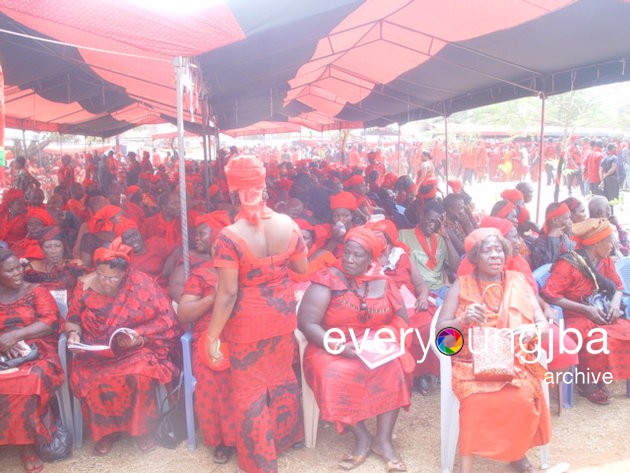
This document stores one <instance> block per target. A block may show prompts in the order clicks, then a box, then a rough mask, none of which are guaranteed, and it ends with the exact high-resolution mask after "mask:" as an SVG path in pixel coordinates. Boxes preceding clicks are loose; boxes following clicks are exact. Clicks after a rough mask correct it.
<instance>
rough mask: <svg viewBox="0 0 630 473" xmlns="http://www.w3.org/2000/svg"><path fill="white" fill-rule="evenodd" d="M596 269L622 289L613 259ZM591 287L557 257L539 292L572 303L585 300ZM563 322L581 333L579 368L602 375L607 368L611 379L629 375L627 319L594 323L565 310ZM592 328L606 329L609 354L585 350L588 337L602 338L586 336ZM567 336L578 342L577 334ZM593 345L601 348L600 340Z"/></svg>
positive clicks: (601, 262) (603, 262)
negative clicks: (603, 323) (565, 299)
mask: <svg viewBox="0 0 630 473" xmlns="http://www.w3.org/2000/svg"><path fill="white" fill-rule="evenodd" d="M597 270H598V271H599V272H600V273H601V275H602V276H605V277H607V278H608V279H610V280H611V281H613V282H614V283H615V286H616V287H617V289H619V290H621V289H622V287H623V284H622V282H621V279H620V278H619V275H618V274H617V271H615V263H614V262H613V261H612V259H610V258H606V259H603V260H601V261H600V264H599V267H598V268H597ZM594 290H595V285H594V284H593V281H592V280H591V279H590V278H587V277H586V276H584V275H583V274H582V273H581V272H580V270H579V269H578V268H576V267H574V266H573V265H572V264H571V263H569V262H568V261H565V260H563V259H559V260H557V261H556V262H555V263H554V265H553V266H552V268H551V274H550V276H549V279H548V280H547V282H546V283H545V285H544V287H543V288H542V294H543V295H544V296H545V297H547V298H552V299H558V298H561V297H565V298H567V299H570V300H572V301H575V302H579V303H584V298H586V297H588V296H589V295H591V294H592V293H593V291H594ZM564 323H565V326H566V327H571V328H575V329H577V330H578V331H579V332H580V334H581V335H582V342H583V343H582V349H581V350H580V353H579V360H580V364H579V367H580V371H586V370H587V369H589V370H590V371H591V372H593V373H595V374H597V373H601V374H603V373H604V372H606V371H609V372H611V373H612V375H613V378H614V379H629V378H630V321H629V320H626V319H618V320H617V321H616V322H615V323H614V324H611V325H597V324H596V323H595V322H593V321H591V320H590V319H588V318H587V317H586V316H585V315H584V314H582V313H580V312H576V311H573V310H567V309H565V310H564ZM595 327H598V328H600V329H603V330H605V331H606V333H607V338H608V350H609V351H610V354H608V355H606V354H603V353H602V354H592V353H589V352H588V351H587V350H586V346H587V343H588V342H589V341H590V340H591V339H595V338H597V339H601V335H596V336H595V337H589V336H588V332H589V331H590V330H591V329H593V328H595ZM569 335H570V336H571V337H573V338H574V339H576V341H577V337H574V336H573V335H572V334H569ZM593 346H594V347H595V348H600V347H601V343H597V342H596V343H594V345H593Z"/></svg>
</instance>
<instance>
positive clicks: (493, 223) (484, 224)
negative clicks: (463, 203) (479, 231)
mask: <svg viewBox="0 0 630 473" xmlns="http://www.w3.org/2000/svg"><path fill="white" fill-rule="evenodd" d="M479 227H481V228H496V229H497V230H499V231H500V232H501V234H502V235H503V236H506V235H507V234H508V233H510V230H512V229H513V228H514V224H513V223H512V222H510V221H509V220H506V219H504V218H498V217H484V218H482V219H481V222H479Z"/></svg>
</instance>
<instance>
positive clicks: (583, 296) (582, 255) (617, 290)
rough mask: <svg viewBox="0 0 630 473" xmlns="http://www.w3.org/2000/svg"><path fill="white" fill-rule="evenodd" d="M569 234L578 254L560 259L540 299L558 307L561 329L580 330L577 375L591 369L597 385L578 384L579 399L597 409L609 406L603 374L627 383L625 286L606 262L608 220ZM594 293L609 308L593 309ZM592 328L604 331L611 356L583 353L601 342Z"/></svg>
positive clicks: (629, 334) (629, 346) (629, 343)
mask: <svg viewBox="0 0 630 473" xmlns="http://www.w3.org/2000/svg"><path fill="white" fill-rule="evenodd" d="M572 231H573V238H574V239H575V240H576V241H577V243H578V249H577V250H574V251H570V252H568V253H564V254H562V255H561V256H560V257H559V258H558V260H557V261H556V262H555V263H554V265H553V266H552V267H551V275H550V276H549V279H547V282H546V283H545V285H544V287H543V289H542V296H543V297H544V298H545V299H547V301H549V302H550V303H551V304H556V305H558V306H560V307H562V309H563V311H564V322H565V325H566V326H567V327H570V328H574V329H577V330H578V331H579V333H580V335H581V339H582V342H583V343H582V349H581V350H580V353H579V359H580V364H579V370H580V371H582V372H587V370H589V371H590V374H591V375H592V376H593V377H597V379H598V380H599V381H598V382H597V383H595V382H593V383H586V384H582V385H579V386H578V389H579V390H580V394H582V396H585V397H586V398H587V399H588V400H589V401H591V402H593V403H595V404H608V403H609V402H610V400H609V393H608V391H607V389H606V386H605V384H604V382H603V381H602V376H603V374H604V373H605V372H610V373H612V375H613V379H628V378H630V363H628V353H630V321H628V320H625V319H621V318H620V317H621V311H620V304H621V295H622V289H623V284H622V282H621V279H620V278H619V275H618V274H617V272H616V270H615V264H614V262H613V261H612V259H611V258H610V252H611V250H612V238H613V236H612V235H613V229H612V226H611V224H610V222H608V220H606V219H598V218H589V219H587V220H584V221H582V222H579V223H575V224H573V227H572ZM596 294H600V295H601V296H603V299H605V301H606V305H607V307H601V306H600V307H597V306H595V305H594V304H593V301H592V298H591V296H594V295H596ZM602 309H604V310H602ZM595 328H597V329H599V330H598V331H600V332H601V331H602V330H603V331H605V332H606V338H607V348H608V350H609V354H605V353H593V351H594V350H587V349H586V347H587V344H588V343H589V342H590V341H591V340H593V339H599V340H601V338H602V334H601V333H600V334H594V333H590V332H591V330H592V329H595ZM571 336H572V337H574V338H575V336H574V334H571ZM599 345H601V343H597V342H595V343H594V346H595V347H598V346H599Z"/></svg>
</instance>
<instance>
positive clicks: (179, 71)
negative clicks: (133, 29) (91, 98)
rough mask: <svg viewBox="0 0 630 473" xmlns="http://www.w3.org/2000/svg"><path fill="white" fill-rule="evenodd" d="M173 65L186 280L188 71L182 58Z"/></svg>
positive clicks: (178, 57) (187, 250)
mask: <svg viewBox="0 0 630 473" xmlns="http://www.w3.org/2000/svg"><path fill="white" fill-rule="evenodd" d="M173 65H174V66H175V77H176V79H177V150H178V153H177V154H178V155H179V199H180V205H181V221H182V249H183V258H184V277H185V278H186V279H187V278H188V275H189V274H190V259H189V257H188V253H189V248H188V220H187V218H186V216H187V214H188V212H187V206H186V163H185V155H186V153H185V149H184V83H183V76H184V74H186V72H187V69H188V60H187V59H185V58H184V57H182V56H177V57H176V58H175V59H174V61H173Z"/></svg>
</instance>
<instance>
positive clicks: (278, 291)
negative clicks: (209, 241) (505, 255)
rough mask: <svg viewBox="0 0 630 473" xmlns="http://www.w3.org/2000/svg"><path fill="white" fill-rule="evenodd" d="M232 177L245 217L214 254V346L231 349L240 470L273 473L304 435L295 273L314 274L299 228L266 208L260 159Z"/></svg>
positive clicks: (239, 164) (245, 159) (241, 165)
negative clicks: (221, 344)
mask: <svg viewBox="0 0 630 473" xmlns="http://www.w3.org/2000/svg"><path fill="white" fill-rule="evenodd" d="M225 174H226V177H227V182H228V186H229V189H230V196H231V199H232V201H233V203H234V205H236V206H237V207H238V208H239V213H238V214H237V216H236V220H235V222H234V223H233V224H232V225H229V226H227V227H225V228H224V229H223V230H222V231H221V233H220V234H219V237H218V239H217V241H216V243H215V245H214V249H213V252H214V265H215V267H216V268H217V273H218V277H219V282H218V286H217V293H216V297H215V301H214V307H213V311H212V320H211V322H210V326H209V328H208V332H207V343H208V348H209V351H210V354H211V356H215V357H216V358H219V359H220V358H221V355H220V353H218V350H217V347H218V345H219V339H221V342H227V343H228V345H229V357H230V366H231V367H230V369H231V370H232V385H233V388H234V404H235V414H236V450H237V456H238V468H239V471H241V472H246V473H259V472H260V473H263V472H264V473H273V472H277V471H278V463H277V455H278V454H279V453H281V452H283V451H285V450H286V449H288V448H289V447H291V446H292V445H294V444H296V443H297V442H300V441H301V440H302V439H303V436H304V429H303V426H302V419H301V418H300V399H299V398H300V392H299V386H298V383H297V379H296V377H295V373H294V372H293V367H292V365H293V361H294V356H295V353H296V343H295V338H294V336H293V331H294V330H295V328H296V327H297V317H296V313H295V297H294V294H293V285H292V284H290V280H289V273H288V269H289V268H290V269H292V270H293V271H295V272H298V273H303V272H304V271H306V246H305V245H304V241H303V240H302V234H301V232H300V229H299V228H298V226H297V225H296V223H295V222H294V221H293V220H291V218H290V217H288V216H286V215H283V214H278V213H276V212H274V211H272V210H271V209H269V207H267V205H266V204H265V202H266V190H265V168H264V167H263V165H262V163H261V162H260V161H259V160H258V159H257V158H255V157H253V156H239V157H234V158H232V159H230V161H229V163H228V164H227V166H226V169H225Z"/></svg>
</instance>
